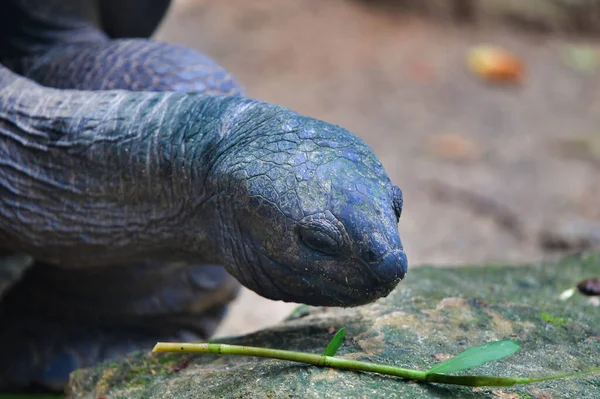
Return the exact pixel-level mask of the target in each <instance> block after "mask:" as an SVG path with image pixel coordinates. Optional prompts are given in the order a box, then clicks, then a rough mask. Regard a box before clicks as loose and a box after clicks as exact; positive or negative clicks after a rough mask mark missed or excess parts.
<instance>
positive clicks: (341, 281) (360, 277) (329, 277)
mask: <svg viewBox="0 0 600 399" xmlns="http://www.w3.org/2000/svg"><path fill="white" fill-rule="evenodd" d="M259 259H260V261H259V262H257V263H258V267H259V269H260V274H261V278H260V280H261V281H262V282H264V283H265V284H266V285H265V284H263V285H261V286H257V287H248V288H250V289H253V290H254V291H255V292H257V293H258V294H259V295H262V296H264V297H266V298H269V299H273V300H279V301H283V302H294V303H303V304H307V305H311V306H338V307H353V306H360V305H365V304H368V303H371V302H373V301H375V300H377V299H379V298H382V297H385V296H387V295H389V294H390V292H392V290H393V289H394V288H395V287H396V286H397V285H398V283H399V282H400V281H401V280H402V278H403V276H404V272H402V273H395V274H394V275H393V276H392V277H389V276H387V277H385V278H382V276H381V275H380V274H379V273H377V272H376V271H375V270H374V269H373V267H372V265H370V264H368V263H367V262H365V261H363V260H362V259H348V261H347V262H340V261H336V262H335V265H334V266H335V267H336V269H339V268H340V267H343V268H344V270H345V273H340V272H337V273H332V272H331V271H330V272H327V270H326V268H322V269H321V270H315V271H314V273H298V270H296V269H294V268H292V267H290V266H288V265H285V264H283V263H281V262H278V261H276V260H274V259H272V258H271V257H270V256H268V255H267V254H265V253H264V252H262V251H261V252H259ZM306 269H307V268H301V270H302V271H306ZM267 270H277V271H278V272H277V273H268V272H267ZM255 280H257V279H255Z"/></svg>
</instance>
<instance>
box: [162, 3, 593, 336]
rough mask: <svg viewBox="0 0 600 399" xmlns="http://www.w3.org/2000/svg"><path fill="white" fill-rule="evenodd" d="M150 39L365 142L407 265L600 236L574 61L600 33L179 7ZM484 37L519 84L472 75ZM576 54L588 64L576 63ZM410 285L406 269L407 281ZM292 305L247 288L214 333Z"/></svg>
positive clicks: (391, 16) (588, 115) (573, 243)
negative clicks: (470, 56) (202, 58)
mask: <svg viewBox="0 0 600 399" xmlns="http://www.w3.org/2000/svg"><path fill="white" fill-rule="evenodd" d="M156 37H157V38H158V39H161V40H166V41H170V42H174V43H180V44H184V45H187V46H190V47H193V48H196V49H198V50H201V51H203V52H205V53H206V54H208V55H209V56H211V57H213V58H214V59H215V60H217V61H218V62H219V63H221V64H222V65H223V66H225V67H226V68H228V69H229V71H231V72H232V73H233V74H234V75H235V76H236V77H237V78H238V80H239V81H240V82H241V83H242V84H243V85H244V86H245V88H246V90H247V94H248V95H249V96H250V97H254V98H258V99H261V100H265V101H269V102H272V103H277V104H281V105H283V106H286V107H288V108H291V109H294V110H296V111H298V112H301V113H304V114H307V115H310V116H313V117H316V118H319V119H323V120H325V121H328V122H332V123H336V124H339V125H342V126H344V127H346V128H348V129H349V130H351V131H353V132H354V133H356V134H357V135H359V136H360V137H362V138H363V139H364V140H365V141H366V142H367V143H368V144H370V145H371V146H372V147H373V148H374V149H375V152H376V153H377V154H378V155H379V157H380V159H381V160H382V162H383V164H384V166H385V167H386V169H387V171H388V173H389V175H390V177H391V179H392V181H393V182H394V183H395V184H398V185H399V186H400V187H401V188H402V189H403V191H404V196H405V207H404V211H403V216H402V219H401V221H400V232H401V235H402V238H403V241H404V244H405V248H406V251H407V254H408V257H409V262H410V265H411V266H410V267H418V265H420V264H425V263H426V264H435V265H439V266H444V265H454V264H461V263H469V264H474V263H484V262H488V263H489V262H494V263H497V262H507V263H519V262H531V261H536V260H539V259H541V258H547V257H549V256H556V255H557V252H556V251H550V250H549V247H551V246H553V247H560V248H562V249H577V248H582V247H587V246H590V245H594V243H596V244H597V243H599V242H600V69H598V68H596V69H594V65H595V64H594V62H595V61H594V60H595V59H594V58H593V57H590V53H589V52H587V53H586V52H583V53H582V54H584V56H581V54H580V56H578V58H577V59H575V58H576V57H575V54H574V51H575V50H576V49H578V48H579V47H574V46H575V45H577V46H580V45H583V44H588V45H592V46H595V48H596V49H598V48H600V40H596V41H595V42H594V41H593V40H591V39H573V38H570V39H567V38H566V37H561V35H559V34H551V35H549V34H539V33H538V34H534V33H526V32H523V31H517V30H515V29H511V28H509V27H501V26H495V27H490V26H488V27H485V26H477V27H469V26H458V25H456V24H449V23H440V22H436V21H433V20H427V19H423V18H417V17H415V16H411V15H407V14H401V13H389V12H388V13H386V12H383V11H377V10H374V9H372V8H370V7H367V6H365V5H364V4H362V3H359V2H353V1H344V0H328V1H320V0H302V1H288V2H281V1H276V0H262V1H253V2H249V1H242V0H235V1H234V0H229V1H226V2H224V1H223V2H216V1H208V0H178V1H175V4H174V6H173V7H172V9H171V11H170V13H169V15H168V16H167V18H166V19H165V21H164V23H163V24H162V26H161V28H160V30H159V31H158V32H157V35H156ZM486 43H487V44H494V45H498V46H502V47H504V48H506V49H508V50H510V51H511V52H513V53H514V54H515V55H516V56H518V57H519V58H520V59H521V60H522V61H523V62H524V65H525V67H526V69H525V75H524V78H523V80H522V82H521V84H517V85H514V84H508V85H499V84H489V83H487V82H484V81H483V80H482V79H480V78H479V77H478V76H475V75H474V74H473V73H471V72H470V71H469V70H468V68H467V67H466V64H465V57H466V53H467V51H468V50H469V49H470V48H472V47H473V46H476V45H479V44H486ZM569 51H571V53H569ZM586 51H587V50H586ZM569 54H570V55H569ZM582 57H583V58H585V57H587V58H585V59H584V60H583V66H585V67H586V68H583V66H581V65H582V64H581V62H579V64H580V67H579V68H577V67H574V66H573V63H574V62H576V61H577V60H579V61H581V59H582ZM549 234H550V235H551V237H548V235H549ZM412 283H413V282H412V281H411V277H410V272H409V274H408V276H407V278H406V279H405V281H404V282H402V284H412ZM293 306H294V305H291V304H284V303H281V302H273V301H269V300H266V299H263V298H260V297H258V296H257V295H255V294H253V293H251V292H249V291H244V292H243V294H242V295H241V297H240V299H239V300H238V301H237V302H236V303H235V305H234V306H233V307H232V309H231V313H230V316H229V318H228V319H227V320H226V322H225V323H224V325H223V326H222V327H221V329H220V330H219V335H230V334H241V333H245V332H249V331H253V330H255V329H258V328H261V327H264V326H267V325H270V324H273V323H275V322H277V321H278V320H280V319H281V318H282V317H284V316H285V315H286V314H287V313H288V312H289V310H290V309H291V308H293Z"/></svg>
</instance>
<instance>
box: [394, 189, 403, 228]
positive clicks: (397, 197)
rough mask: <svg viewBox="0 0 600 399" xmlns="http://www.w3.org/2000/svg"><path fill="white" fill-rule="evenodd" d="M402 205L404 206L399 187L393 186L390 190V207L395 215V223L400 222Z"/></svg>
mask: <svg viewBox="0 0 600 399" xmlns="http://www.w3.org/2000/svg"><path fill="white" fill-rule="evenodd" d="M402 205H404V199H403V198H402V190H400V187H398V186H394V187H393V188H392V207H393V208H394V212H395V213H396V219H397V221H400V216H401V215H402Z"/></svg>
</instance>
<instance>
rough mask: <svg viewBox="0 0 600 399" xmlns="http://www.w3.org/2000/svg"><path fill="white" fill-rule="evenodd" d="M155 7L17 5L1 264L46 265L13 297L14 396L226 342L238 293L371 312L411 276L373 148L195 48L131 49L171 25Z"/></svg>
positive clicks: (2, 354)
mask: <svg viewBox="0 0 600 399" xmlns="http://www.w3.org/2000/svg"><path fill="white" fill-rule="evenodd" d="M147 3H149V2H145V1H142V0H139V1H137V0H120V1H117V0H104V2H96V0H86V1H81V0H63V1H58V0H55V1H46V0H8V1H7V0H5V1H4V2H3V3H2V4H1V5H0V27H1V28H0V63H1V64H2V65H3V66H2V65H0V252H2V251H3V252H4V253H9V252H12V253H22V254H27V255H29V256H30V257H31V258H32V259H34V260H35V262H34V264H33V265H32V266H31V267H30V268H29V269H28V270H27V272H26V273H24V275H23V276H22V277H20V278H16V277H15V278H14V281H9V283H10V288H9V289H8V290H7V292H6V293H5V294H4V296H3V297H2V298H1V300H0V390H7V389H10V390H14V389H26V388H30V387H32V386H42V387H45V388H51V389H60V388H61V387H62V386H63V385H64V383H65V381H66V379H67V376H68V373H69V372H70V371H72V370H73V369H75V368H78V367H86V366H90V365H92V364H94V363H96V362H98V361H100V360H103V359H108V358H112V357H114V356H117V355H119V354H121V353H123V352H126V351H130V350H133V349H138V348H147V347H151V346H152V344H153V343H154V342H155V341H156V340H169V339H178V340H180V339H193V338H198V337H200V338H205V337H208V336H210V334H211V333H212V332H213V331H214V329H215V327H216V326H217V325H218V322H219V321H220V320H221V318H222V317H223V315H224V312H225V309H226V305H227V303H228V302H230V301H231V300H232V299H233V298H234V297H235V295H236V292H237V288H238V283H237V281H239V282H240V283H241V284H243V285H245V286H246V287H248V288H250V289H252V290H254V291H256V292H257V293H258V294H260V295H262V296H265V297H267V298H271V299H275V300H283V301H292V302H300V303H307V304H311V305H326V306H356V305H361V304H365V303H368V302H371V301H374V300H376V299H377V298H380V297H383V296H386V295H387V294H388V293H389V292H390V291H391V290H392V289H393V288H394V287H395V286H396V284H397V283H398V282H399V281H400V280H401V279H402V278H403V277H404V275H405V273H406V267H407V261H406V256H405V254H404V252H403V250H402V244H401V241H400V237H399V235H398V229H397V223H398V219H399V217H400V214H401V210H402V194H401V191H400V189H399V188H397V187H395V186H394V185H393V184H392V183H391V182H390V180H389V178H388V176H387V175H386V172H385V171H384V169H383V167H382V165H381V163H380V162H379V160H378V159H377V157H376V156H375V154H374V153H373V151H372V150H371V149H370V148H369V147H368V146H367V145H366V144H365V143H364V142H363V141H361V140H360V139H359V138H357V137H356V136H354V135H353V134H351V133H350V132H348V131H346V130H344V129H343V128H341V127H338V126H334V125H331V124H328V123H325V122H322V121H319V120H315V119H312V118H308V117H305V116H302V115H299V114H297V113H295V112H292V111H290V110H287V109H285V108H282V107H280V106H276V105H272V104H267V103H264V102H260V101H256V100H253V99H249V98H245V97H243V96H242V95H241V94H242V91H241V89H240V87H239V85H238V84H237V83H236V82H235V81H234V80H233V79H232V77H231V76H230V75H228V74H227V72H226V71H224V70H223V69H222V68H221V67H219V66H218V65H217V64H215V63H214V62H213V61H211V60H210V59H208V58H206V57H205V56H204V55H202V54H199V53H197V52H195V51H193V50H190V49H186V48H182V47H179V46H174V45H170V44H165V43H157V42H154V41H150V40H146V39H115V38H114V37H118V36H124V35H139V36H147V35H149V34H150V33H151V32H152V30H153V29H154V27H155V25H156V24H157V23H158V21H159V20H160V17H161V16H162V14H163V12H164V10H165V8H166V7H167V6H168V1H157V2H155V3H153V4H152V7H150V6H149V5H148V4H147ZM119 10H121V11H123V10H128V11H127V12H128V13H129V14H128V15H129V17H128V18H124V17H123V15H122V14H120V13H119ZM132 10H137V12H133V11H132ZM146 14H147V15H148V18H142V17H141V16H143V15H146ZM111 36H112V37H111ZM36 82H37V83H36ZM13 258H14V257H13ZM0 267H2V266H1V265H0ZM3 275H8V274H2V273H0V276H3ZM15 275H16V274H15ZM231 276H233V278H232V277H231ZM4 278H5V279H6V277H4ZM234 278H235V279H234ZM236 280H237V281H236ZM4 283H6V282H4ZM5 285H6V284H5Z"/></svg>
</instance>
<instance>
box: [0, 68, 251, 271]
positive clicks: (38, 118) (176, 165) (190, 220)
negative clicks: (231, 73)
mask: <svg viewBox="0 0 600 399" xmlns="http://www.w3.org/2000/svg"><path fill="white" fill-rule="evenodd" d="M0 93H2V94H1V95H0V198H1V199H2V201H0V246H4V245H5V244H6V245H7V246H8V248H13V249H16V250H19V251H20V252H24V253H29V254H31V255H32V256H34V257H36V258H37V259H41V260H45V261H47V262H49V263H55V264H61V265H66V266H69V265H75V266H76V265H81V264H84V265H92V264H97V265H108V264H118V263H123V262H125V261H134V260H143V259H147V257H148V256H150V257H153V258H155V259H156V258H158V257H160V256H161V255H165V256H168V257H170V258H171V259H173V260H188V259H187V258H188V257H195V259H194V260H195V261H206V262H214V261H215V260H216V259H215V256H217V253H216V252H215V249H214V248H213V246H214V245H213V244H211V243H212V241H213V239H212V236H214V229H215V224H218V222H219V219H218V215H216V211H215V209H214V208H215V207H214V198H215V197H217V193H216V192H215V190H217V189H218V187H216V185H214V184H210V183H207V181H209V182H210V181H211V179H209V178H208V176H210V175H211V173H213V171H212V169H213V168H212V165H214V164H215V159H216V158H217V157H219V156H220V150H219V147H220V146H221V140H222V138H223V136H224V135H226V134H228V132H229V131H230V130H232V126H233V124H234V123H235V116H236V115H237V114H238V113H237V109H243V106H244V104H245V103H249V102H252V100H249V99H244V98H241V97H216V96H201V95H197V94H187V93H174V92H172V93H151V92H127V91H98V92H86V91H76V90H57V89H49V88H44V87H41V86H39V85H37V84H34V83H31V82H30V81H28V80H26V79H23V78H20V77H18V76H17V75H15V74H13V73H11V72H9V71H8V70H6V69H4V68H2V67H1V66H0ZM240 112H241V111H240ZM198 254H202V256H205V259H199V258H198Z"/></svg>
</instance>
